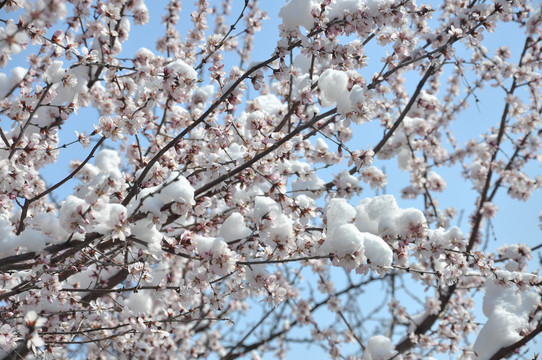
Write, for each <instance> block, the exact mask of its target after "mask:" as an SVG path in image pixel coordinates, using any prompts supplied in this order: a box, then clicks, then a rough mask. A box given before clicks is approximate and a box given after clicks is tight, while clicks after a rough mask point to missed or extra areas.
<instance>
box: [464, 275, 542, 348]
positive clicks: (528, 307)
mask: <svg viewBox="0 0 542 360" xmlns="http://www.w3.org/2000/svg"><path fill="white" fill-rule="evenodd" d="M507 274H508V275H511V274H512V273H509V272H505V271H498V275H505V277H506V275H507ZM539 304H540V297H539V295H537V294H536V293H535V292H532V291H530V292H521V291H519V290H518V289H517V288H516V287H514V286H512V287H503V286H499V285H497V284H496V283H495V280H494V279H488V280H487V281H486V294H485V296H484V306H483V311H484V314H485V315H486V316H487V318H488V319H487V322H486V324H485V325H484V327H483V328H482V330H481V331H480V334H479V335H478V338H477V339H476V342H475V343H474V347H473V348H474V351H475V353H476V354H477V355H478V356H477V359H490V358H491V357H492V356H493V355H494V354H495V353H496V352H497V351H499V350H500V349H501V348H503V347H506V346H509V345H512V344H513V343H515V342H517V341H518V340H520V339H521V338H522V336H521V335H520V332H521V331H522V330H524V329H526V328H527V326H528V320H529V314H531V313H532V312H534V311H535V310H536V308H537V307H538V305H539Z"/></svg>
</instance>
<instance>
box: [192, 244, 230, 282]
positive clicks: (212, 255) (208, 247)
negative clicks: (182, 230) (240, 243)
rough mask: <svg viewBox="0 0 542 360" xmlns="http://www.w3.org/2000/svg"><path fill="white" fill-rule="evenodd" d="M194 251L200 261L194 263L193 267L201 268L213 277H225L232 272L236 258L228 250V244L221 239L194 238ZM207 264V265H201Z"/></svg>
mask: <svg viewBox="0 0 542 360" xmlns="http://www.w3.org/2000/svg"><path fill="white" fill-rule="evenodd" d="M194 242H195V245H196V250H197V251H198V253H199V257H200V258H201V259H202V260H201V261H200V260H198V261H196V264H195V267H196V268H197V267H198V266H200V265H201V266H203V268H204V269H207V271H211V273H213V274H214V275H217V276H225V275H228V274H230V273H231V272H233V270H234V269H235V264H236V256H235V253H234V252H233V251H231V250H230V249H229V248H228V244H226V242H225V241H224V239H222V238H211V237H204V236H197V237H195V238H194ZM205 262H208V263H209V264H208V265H204V264H203V263H205Z"/></svg>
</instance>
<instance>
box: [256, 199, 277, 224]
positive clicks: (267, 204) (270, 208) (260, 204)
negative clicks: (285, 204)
mask: <svg viewBox="0 0 542 360" xmlns="http://www.w3.org/2000/svg"><path fill="white" fill-rule="evenodd" d="M271 212H276V213H281V212H282V209H281V208H280V205H279V204H277V202H276V201H275V200H273V199H271V198H268V197H266V196H258V197H256V199H255V200H254V213H253V217H254V218H255V219H261V218H262V217H264V216H265V215H267V214H270V213H271Z"/></svg>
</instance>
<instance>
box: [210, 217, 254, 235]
mask: <svg viewBox="0 0 542 360" xmlns="http://www.w3.org/2000/svg"><path fill="white" fill-rule="evenodd" d="M218 233H219V234H220V236H222V238H223V239H224V240H225V241H226V242H230V241H234V240H239V239H242V238H245V237H248V236H250V234H252V230H250V229H249V228H248V227H247V226H246V225H245V222H244V219H243V215H241V214H240V213H238V212H234V213H232V214H231V215H230V216H229V217H228V218H227V219H226V220H225V221H224V223H223V224H222V226H221V227H220V229H219V230H218Z"/></svg>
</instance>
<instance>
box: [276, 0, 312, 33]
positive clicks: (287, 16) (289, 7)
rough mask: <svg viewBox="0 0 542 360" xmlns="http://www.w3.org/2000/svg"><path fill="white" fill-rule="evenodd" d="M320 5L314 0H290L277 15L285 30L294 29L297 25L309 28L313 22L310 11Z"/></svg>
mask: <svg viewBox="0 0 542 360" xmlns="http://www.w3.org/2000/svg"><path fill="white" fill-rule="evenodd" d="M319 7H320V4H319V3H318V1H316V0H290V1H288V2H287V3H286V4H285V5H284V6H282V8H281V9H280V11H279V17H280V18H281V19H282V24H283V25H284V27H285V28H286V29H287V30H296V29H298V28H299V26H303V27H304V28H305V29H307V30H310V29H312V26H313V24H314V17H313V16H312V11H313V10H316V9H318V8H319Z"/></svg>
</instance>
